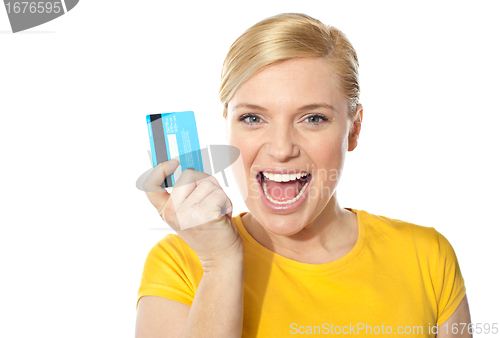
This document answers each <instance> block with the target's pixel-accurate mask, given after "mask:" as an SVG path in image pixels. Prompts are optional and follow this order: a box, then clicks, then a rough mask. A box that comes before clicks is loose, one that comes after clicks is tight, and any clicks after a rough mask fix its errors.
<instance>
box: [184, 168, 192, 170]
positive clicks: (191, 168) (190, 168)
mask: <svg viewBox="0 0 500 338" xmlns="http://www.w3.org/2000/svg"><path fill="white" fill-rule="evenodd" d="M187 169H190V170H194V168H186V170H187Z"/></svg>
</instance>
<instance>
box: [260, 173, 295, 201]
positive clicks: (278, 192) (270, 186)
mask: <svg viewBox="0 0 500 338" xmlns="http://www.w3.org/2000/svg"><path fill="white" fill-rule="evenodd" d="M265 180H266V187H267V192H268V193H269V196H271V198H272V199H273V200H276V201H287V200H291V199H292V198H294V197H295V196H297V195H298V193H299V191H300V188H301V187H302V182H300V181H299V180H293V181H289V182H274V181H271V180H268V179H267V178H266V179H265Z"/></svg>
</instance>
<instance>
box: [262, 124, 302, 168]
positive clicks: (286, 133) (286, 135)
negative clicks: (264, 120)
mask: <svg viewBox="0 0 500 338" xmlns="http://www.w3.org/2000/svg"><path fill="white" fill-rule="evenodd" d="M299 153H300V150H299V147H298V145H297V144H296V135H295V132H294V130H293V128H292V127H291V126H287V125H280V126H275V127H274V128H272V129H271V130H270V132H269V138H268V142H267V154H268V155H269V156H270V157H272V158H273V159H274V160H275V161H277V162H286V161H288V160H289V159H291V158H294V157H297V156H298V155H299Z"/></svg>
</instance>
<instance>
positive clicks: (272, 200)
mask: <svg viewBox="0 0 500 338" xmlns="http://www.w3.org/2000/svg"><path fill="white" fill-rule="evenodd" d="M308 184H309V181H307V182H306V183H305V184H304V185H303V186H302V188H301V189H300V191H299V193H298V194H297V196H295V197H294V198H292V199H291V200H288V201H283V202H280V201H276V200H274V199H272V198H271V196H269V193H268V192H267V186H266V182H265V181H262V188H263V190H264V194H265V195H266V197H267V199H268V200H269V201H271V203H273V204H291V203H293V202H295V201H297V200H298V199H299V198H300V196H302V193H303V192H304V190H306V187H307V185H308Z"/></svg>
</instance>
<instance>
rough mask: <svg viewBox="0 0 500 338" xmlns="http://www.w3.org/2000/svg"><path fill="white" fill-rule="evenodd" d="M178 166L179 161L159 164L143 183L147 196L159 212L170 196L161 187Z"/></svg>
mask: <svg viewBox="0 0 500 338" xmlns="http://www.w3.org/2000/svg"><path fill="white" fill-rule="evenodd" d="M178 165H179V161H177V160H170V161H166V162H162V163H160V164H158V165H157V166H156V167H155V168H154V169H153V171H151V173H150V174H149V176H148V177H147V178H146V180H145V181H144V183H143V188H144V191H145V192H146V196H147V197H148V199H149V201H150V202H151V204H153V206H154V207H155V208H156V210H158V212H160V210H161V209H162V207H163V206H164V205H165V203H166V201H167V200H168V198H169V196H170V194H169V193H168V192H167V191H166V190H165V189H163V188H162V187H161V185H162V183H163V182H164V181H165V177H167V176H168V175H171V174H172V173H173V172H174V171H175V169H176V168H177V166H178Z"/></svg>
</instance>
